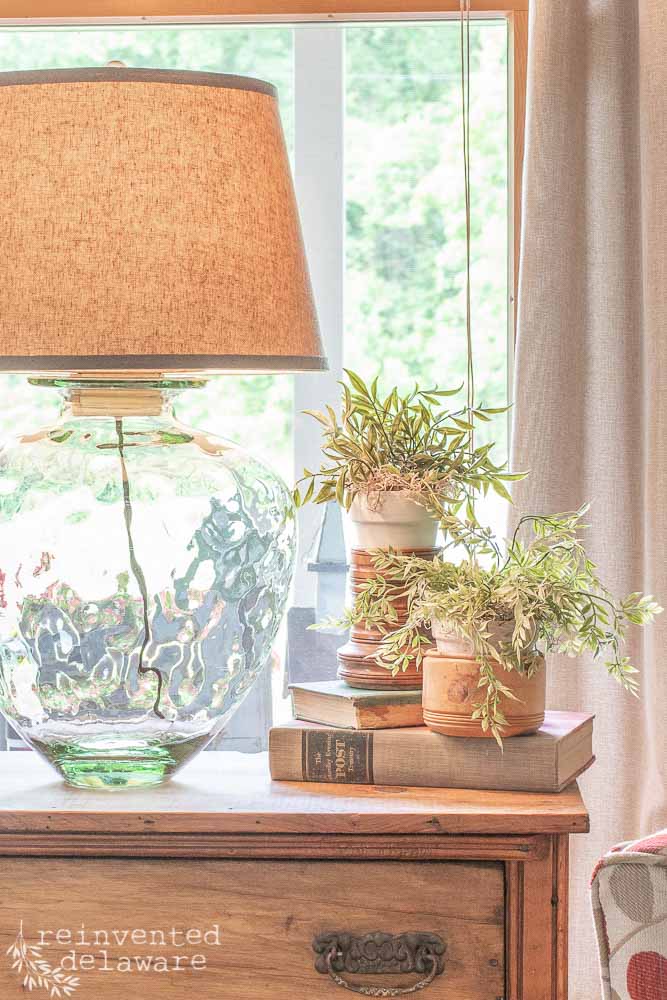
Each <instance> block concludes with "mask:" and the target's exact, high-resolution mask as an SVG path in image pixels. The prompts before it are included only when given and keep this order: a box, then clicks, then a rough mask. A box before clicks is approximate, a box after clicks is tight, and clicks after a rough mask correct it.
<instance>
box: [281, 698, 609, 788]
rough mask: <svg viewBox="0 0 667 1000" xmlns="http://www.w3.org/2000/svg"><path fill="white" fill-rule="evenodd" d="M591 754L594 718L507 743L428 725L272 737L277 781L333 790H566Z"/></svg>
mask: <svg viewBox="0 0 667 1000" xmlns="http://www.w3.org/2000/svg"><path fill="white" fill-rule="evenodd" d="M594 760H595V757H594V756H593V716H591V715H585V714H582V713H578V712H547V715H546V719H545V722H544V725H543V726H542V728H541V729H540V730H539V732H537V733H533V734H531V735H527V736H514V737H512V738H511V739H506V740H505V741H504V745H503V749H502V750H501V749H500V747H499V746H498V745H497V743H496V742H495V740H491V739H480V738H471V739H468V738H466V739H463V738H461V737H457V736H442V735H440V734H439V733H434V732H432V731H431V730H430V729H427V728H426V727H424V726H419V727H414V728H402V729H365V730H352V729H342V728H335V729H334V728H327V727H326V726H321V725H317V724H313V723H307V722H293V723H289V724H287V725H285V726H275V727H274V728H273V729H272V730H271V732H270V734H269V762H270V768H271V777H272V778H273V779H274V780H281V781H317V782H333V783H334V784H362V785H404V786H410V785H412V786H424V787H432V788H475V789H494V790H498V791H527V792H528V791H530V792H560V791H562V790H563V789H564V788H566V787H567V786H568V785H569V784H570V783H571V782H572V781H574V779H575V778H576V777H577V776H578V775H579V774H581V773H582V771H585V770H586V769H587V768H588V767H590V765H591V764H592V763H593V761H594Z"/></svg>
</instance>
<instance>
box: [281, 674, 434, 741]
mask: <svg viewBox="0 0 667 1000" xmlns="http://www.w3.org/2000/svg"><path fill="white" fill-rule="evenodd" d="M289 687H290V692H291V695H292V708H293V711H294V718H295V719H302V720H305V721H306V722H320V723H323V724H324V725H325V726H336V727H338V728H341V729H393V728H396V727H400V726H421V725H422V723H423V721H424V720H423V716H422V693H421V690H414V691H410V690H407V691H401V690H394V691H371V690H368V691H367V690H364V689H361V688H351V687H349V686H348V685H347V684H345V683H344V682H343V681H315V682H313V683H310V684H290V686H289Z"/></svg>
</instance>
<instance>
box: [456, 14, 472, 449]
mask: <svg viewBox="0 0 667 1000" xmlns="http://www.w3.org/2000/svg"><path fill="white" fill-rule="evenodd" d="M459 3H460V15H461V17H460V24H461V111H462V114H461V118H462V121H463V177H464V190H465V217H466V348H467V360H468V365H467V378H466V381H467V387H468V398H467V407H468V420H469V422H470V423H472V410H473V409H474V408H475V371H474V367H473V349H472V296H471V289H470V247H471V232H470V229H471V226H470V217H471V211H470V0H459ZM473 449H474V432H473V431H471V432H470V450H471V451H472V450H473Z"/></svg>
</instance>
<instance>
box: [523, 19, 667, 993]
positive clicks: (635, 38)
mask: <svg viewBox="0 0 667 1000" xmlns="http://www.w3.org/2000/svg"><path fill="white" fill-rule="evenodd" d="M526 142H527V146H526V161H525V171H524V216H523V220H524V221H523V249H522V263H521V275H520V292H519V323H518V342H517V364H516V386H515V400H516V406H515V412H514V438H513V441H514V444H513V464H514V468H515V469H530V470H531V473H532V475H531V476H530V478H529V479H527V480H525V481H524V482H522V483H519V484H517V486H516V489H515V491H514V495H515V510H514V512H513V515H512V516H513V517H516V515H517V514H518V513H523V512H526V511H532V512H544V511H555V510H569V509H573V508H576V507H578V506H579V505H580V504H581V503H582V502H583V501H585V500H588V499H590V500H591V501H592V509H591V512H590V515H589V518H588V520H589V523H590V524H591V527H590V529H589V531H588V533H587V536H588V542H589V545H590V550H591V553H592V556H593V558H594V559H595V561H596V562H597V564H598V566H599V568H600V571H601V574H602V576H603V579H604V580H605V581H606V582H607V584H608V585H609V586H610V588H612V589H613V590H615V591H616V592H618V593H619V594H621V593H628V592H630V591H634V590H645V591H648V592H651V593H654V594H655V595H656V597H657V599H658V600H659V601H660V602H661V603H662V604H663V605H664V606H665V607H667V545H666V543H665V542H666V538H667V235H666V232H667V4H665V0H531V17H530V48H529V69H528V120H527V138H526ZM629 653H630V655H631V656H632V657H633V658H634V661H635V662H636V663H637V664H638V665H640V666H641V669H642V678H641V688H642V692H641V699H640V700H639V701H636V700H634V699H633V698H631V697H630V696H629V695H627V694H626V693H625V692H623V691H622V690H621V689H620V688H618V687H617V686H616V685H615V684H614V682H613V681H612V680H611V679H609V678H607V676H606V674H605V672H604V667H603V666H601V665H599V664H594V663H592V662H590V661H588V660H586V659H582V660H578V661H572V660H566V659H565V658H562V657H552V659H551V662H550V664H549V707H551V708H561V709H571V710H585V711H589V712H594V713H595V714H596V753H597V758H598V759H597V763H596V765H595V766H594V767H593V768H592V770H591V771H589V772H588V774H587V775H585V777H584V778H583V779H582V781H581V787H582V791H583V794H584V796H585V799H586V802H587V805H588V807H589V809H590V813H591V833H590V835H589V836H588V837H575V838H573V845H572V846H573V866H572V882H571V906H572V910H571V936H570V984H571V986H570V989H571V993H570V997H571V1000H592V998H594V997H597V996H600V986H599V978H598V970H597V958H596V946H595V940H594V934H593V926H592V921H591V916H590V904H589V895H588V880H589V877H590V874H591V870H592V868H593V865H594V863H595V861H596V859H597V858H598V857H599V855H600V854H602V853H603V852H604V851H605V850H607V849H608V848H609V847H610V846H611V845H612V844H614V843H615V842H618V841H621V840H625V839H630V838H635V837H638V836H640V835H641V834H646V833H649V832H650V831H651V830H653V829H656V828H658V827H665V826H667V797H666V791H665V771H666V769H667V613H666V614H665V615H663V616H662V617H661V618H660V619H659V621H658V624H657V625H655V626H653V627H652V628H651V629H649V630H647V631H646V633H645V634H643V635H637V634H635V635H634V636H633V639H632V641H631V643H630V644H629ZM620 1000H626V996H625V995H623V996H622V997H621V998H620Z"/></svg>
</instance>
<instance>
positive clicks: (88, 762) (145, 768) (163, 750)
mask: <svg viewBox="0 0 667 1000" xmlns="http://www.w3.org/2000/svg"><path fill="white" fill-rule="evenodd" d="M209 739H210V737H209V736H201V735H196V736H193V735H186V736H180V737H174V738H172V739H171V740H170V741H167V740H166V739H165V738H156V737H151V736H150V735H146V736H145V737H143V738H142V737H138V736H131V737H127V738H124V737H123V736H122V735H119V734H118V733H110V734H108V735H100V736H89V737H87V738H85V739H80V738H77V739H71V740H69V739H67V738H62V737H60V738H57V737H55V738H54V737H48V736H47V737H44V738H40V737H38V736H36V735H33V736H32V738H31V743H32V745H33V746H34V748H35V749H36V750H38V751H39V752H40V753H41V754H43V756H44V757H46V759H47V760H48V761H49V763H51V764H52V765H53V766H54V767H55V768H56V769H57V771H58V772H59V773H60V774H61V775H62V776H63V778H64V779H65V781H66V782H67V783H68V784H69V785H74V786H76V787H77V788H104V789H110V788H111V789H113V788H146V787H147V786H149V785H158V784H160V783H161V782H163V781H166V780H167V779H168V778H170V777H171V776H172V775H173V774H174V773H175V772H176V771H177V770H178V769H179V768H180V767H181V766H182V765H183V764H184V763H185V762H186V761H187V760H189V759H190V758H191V757H193V756H194V755H195V754H196V753H198V752H199V750H201V749H202V747H204V746H205V745H206V743H208V742H209Z"/></svg>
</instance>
